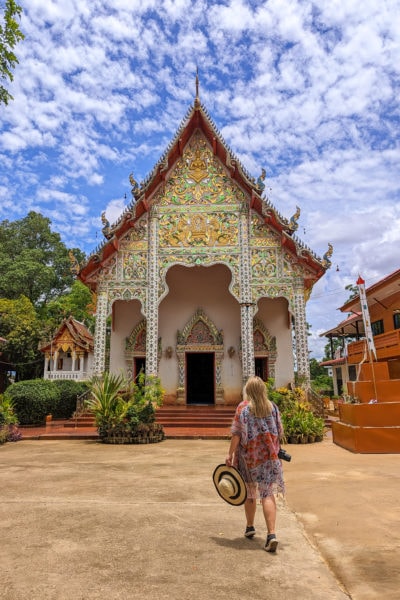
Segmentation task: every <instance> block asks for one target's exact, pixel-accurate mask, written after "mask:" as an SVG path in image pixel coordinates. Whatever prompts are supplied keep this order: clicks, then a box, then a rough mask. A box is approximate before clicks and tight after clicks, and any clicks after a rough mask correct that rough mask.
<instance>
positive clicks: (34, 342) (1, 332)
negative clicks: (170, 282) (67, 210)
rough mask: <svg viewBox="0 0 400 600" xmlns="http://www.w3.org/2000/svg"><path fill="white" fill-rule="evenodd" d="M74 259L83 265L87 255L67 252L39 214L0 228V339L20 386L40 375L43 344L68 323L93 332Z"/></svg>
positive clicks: (90, 310) (88, 302)
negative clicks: (66, 319)
mask: <svg viewBox="0 0 400 600" xmlns="http://www.w3.org/2000/svg"><path fill="white" fill-rule="evenodd" d="M72 258H73V259H74V263H76V262H77V263H79V264H82V263H83V262H84V260H85V255H84V253H83V252H82V251H81V250H79V249H78V248H73V249H72V250H68V248H67V247H66V246H65V244H64V243H63V242H62V241H61V238H60V235H59V234H58V233H55V232H53V231H52V230H51V221H50V220H49V219H47V218H45V217H43V216H42V215H41V214H39V213H36V212H30V213H29V214H28V215H27V216H26V217H25V218H23V219H20V220H17V221H13V222H10V221H8V220H5V221H2V222H0V336H1V337H3V338H5V339H6V340H7V341H6V343H5V344H4V345H3V347H2V353H3V354H2V357H3V359H4V361H5V362H8V363H9V364H11V365H13V366H14V367H15V369H16V371H17V379H19V380H21V379H29V378H32V377H37V376H40V375H41V374H42V369H43V356H42V354H41V353H40V352H39V351H38V344H39V341H43V340H48V339H49V338H50V337H51V336H52V335H53V334H54V332H55V331H56V329H57V328H58V327H59V326H60V325H61V322H62V320H63V318H64V317H69V316H70V315H72V316H73V317H74V318H75V319H77V320H78V321H84V322H85V324H86V325H87V326H88V327H89V328H91V329H93V324H94V317H93V306H91V305H92V304H93V299H92V295H91V292H90V291H89V290H88V289H87V288H86V287H85V286H84V285H83V284H82V283H81V282H80V281H74V275H73V273H72V270H71V267H72V262H71V259H72ZM75 266H76V264H75Z"/></svg>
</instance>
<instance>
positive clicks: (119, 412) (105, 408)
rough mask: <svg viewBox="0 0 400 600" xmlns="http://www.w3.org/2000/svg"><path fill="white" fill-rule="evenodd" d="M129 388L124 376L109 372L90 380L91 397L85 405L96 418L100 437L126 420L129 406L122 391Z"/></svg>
mask: <svg viewBox="0 0 400 600" xmlns="http://www.w3.org/2000/svg"><path fill="white" fill-rule="evenodd" d="M127 387H129V383H128V382H127V381H126V379H125V377H124V376H123V375H115V374H114V373H109V372H105V373H104V374H103V375H102V376H101V377H99V376H94V377H93V378H92V379H91V380H90V382H89V389H90V396H89V398H88V399H87V400H86V402H85V405H86V407H87V408H88V409H89V410H90V411H92V412H93V414H94V416H95V420H96V426H97V428H98V429H99V434H100V436H102V435H103V434H104V433H105V430H108V429H110V428H113V427H115V426H116V425H118V424H119V423H121V422H122V420H123V419H124V417H125V414H126V411H127V408H128V406H129V404H128V403H127V402H126V401H125V400H124V399H123V397H122V396H121V390H123V389H126V388H127Z"/></svg>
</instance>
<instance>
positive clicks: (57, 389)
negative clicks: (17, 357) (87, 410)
mask: <svg viewBox="0 0 400 600" xmlns="http://www.w3.org/2000/svg"><path fill="white" fill-rule="evenodd" d="M86 390H87V385H86V384H85V383H82V382H77V381H69V380H57V381H50V380H48V379H31V380H28V381H19V382H17V383H13V384H12V385H10V386H9V387H8V388H7V390H6V392H5V393H6V394H7V395H8V396H10V397H11V398H12V400H13V402H14V410H15V413H16V415H17V417H18V422H19V424H20V425H42V424H44V423H45V422H46V415H49V414H51V415H53V418H57V419H69V418H70V417H71V416H72V414H73V412H74V411H75V408H76V400H77V397H78V396H79V395H81V394H83V393H84V392H85V391H86Z"/></svg>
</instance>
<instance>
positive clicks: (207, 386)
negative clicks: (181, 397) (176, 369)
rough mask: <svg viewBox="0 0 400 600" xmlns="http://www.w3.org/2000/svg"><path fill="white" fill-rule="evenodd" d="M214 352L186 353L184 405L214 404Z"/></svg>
mask: <svg viewBox="0 0 400 600" xmlns="http://www.w3.org/2000/svg"><path fill="white" fill-rule="evenodd" d="M214 382H215V373H214V352H187V353H186V389H187V393H186V403H187V404H191V405H193V404H214V401H215V390H214Z"/></svg>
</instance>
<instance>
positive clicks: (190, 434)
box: [64, 405, 235, 439]
mask: <svg viewBox="0 0 400 600" xmlns="http://www.w3.org/2000/svg"><path fill="white" fill-rule="evenodd" d="M234 414H235V407H234V406H231V407H223V406H221V407H217V406H214V405H204V406H190V405H188V406H186V405H185V406H168V405H167V406H162V407H161V408H159V409H157V412H156V420H157V422H158V423H161V424H162V425H163V426H164V431H165V435H166V437H167V438H173V439H176V438H181V439H185V438H186V439H191V438H205V439H206V438H222V439H225V438H229V437H230V426H231V423H232V419H233V416H234ZM64 427H65V428H66V429H74V430H77V429H81V430H82V429H89V428H94V429H95V423H94V417H93V415H92V414H91V413H90V412H83V413H81V414H79V415H78V416H77V417H75V418H72V419H70V420H69V421H67V422H65V423H64Z"/></svg>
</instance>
